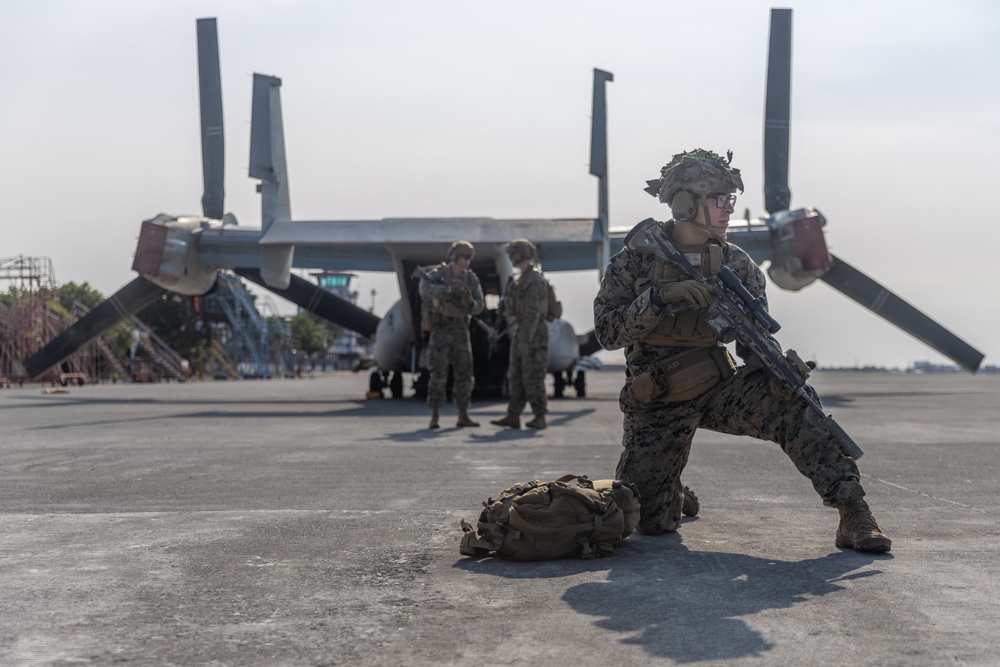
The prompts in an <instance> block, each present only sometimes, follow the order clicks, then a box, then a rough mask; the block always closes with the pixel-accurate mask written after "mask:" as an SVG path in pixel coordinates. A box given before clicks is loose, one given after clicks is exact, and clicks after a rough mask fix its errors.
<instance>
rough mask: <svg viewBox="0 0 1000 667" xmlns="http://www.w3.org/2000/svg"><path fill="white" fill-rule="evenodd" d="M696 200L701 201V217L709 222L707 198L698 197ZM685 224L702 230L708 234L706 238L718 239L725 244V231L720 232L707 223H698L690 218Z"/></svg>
mask: <svg viewBox="0 0 1000 667" xmlns="http://www.w3.org/2000/svg"><path fill="white" fill-rule="evenodd" d="M698 199H700V200H701V201H702V204H701V212H702V217H703V218H704V219H705V220H711V217H709V212H708V197H704V196H702V197H698ZM685 222H687V223H688V224H689V225H692V226H694V227H697V228H698V229H700V230H702V231H704V232H708V237H709V238H710V239H711V238H716V239H718V240H720V241H722V242H725V240H726V231H725V230H724V229H722V230H720V229H718V228H717V227H713V226H712V225H710V224H708V223H705V222H698V221H696V220H695V219H694V218H691V219H690V220H685Z"/></svg>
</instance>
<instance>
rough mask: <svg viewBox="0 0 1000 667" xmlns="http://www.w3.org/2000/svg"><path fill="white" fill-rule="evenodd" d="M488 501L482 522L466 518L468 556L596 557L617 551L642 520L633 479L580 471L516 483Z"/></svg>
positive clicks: (463, 547) (465, 552)
mask: <svg viewBox="0 0 1000 667" xmlns="http://www.w3.org/2000/svg"><path fill="white" fill-rule="evenodd" d="M573 480H577V482H578V483H577V484H570V483H569V482H571V481H573ZM483 506H484V509H483V511H482V512H481V513H480V515H479V522H478V525H477V527H476V528H473V527H472V525H470V524H469V523H468V522H466V521H462V530H463V531H464V532H465V534H464V535H463V537H462V544H461V547H460V548H459V552H460V553H461V554H462V555H464V556H479V557H482V556H499V557H501V558H509V559H512V560H550V559H554V558H572V557H580V558H595V557H597V556H604V555H608V554H611V553H613V552H614V548H615V546H617V545H618V544H620V543H621V542H622V540H624V539H625V538H626V537H628V536H629V535H630V534H631V533H632V531H633V530H634V529H635V526H636V523H638V521H639V495H638V493H637V492H636V490H635V488H634V487H633V486H632V485H630V484H626V483H624V482H620V481H618V480H610V479H607V480H598V481H591V480H590V479H588V478H587V477H586V476H578V475H564V476H563V477H560V478H559V479H557V480H553V481H551V482H542V481H539V480H537V479H536V480H532V481H530V482H524V483H522V484H515V485H514V486H511V487H509V488H507V489H504V491H503V492H502V493H501V494H500V496H499V497H498V498H490V499H489V500H487V501H486V502H484V503H483Z"/></svg>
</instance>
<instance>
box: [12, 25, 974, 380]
mask: <svg viewBox="0 0 1000 667" xmlns="http://www.w3.org/2000/svg"><path fill="white" fill-rule="evenodd" d="M197 26H198V31H197V32H198V64H199V79H200V89H199V90H200V99H201V135H202V162H203V176H204V186H205V190H204V196H203V198H202V210H203V215H201V216H169V215H165V214H161V215H159V216H156V217H154V218H151V219H149V220H146V221H144V222H143V223H142V228H141V231H140V236H139V243H138V248H137V250H136V255H135V261H134V263H133V269H134V270H135V271H136V272H137V273H138V274H139V277H138V278H136V279H135V280H133V281H132V282H131V283H129V284H128V285H126V286H125V287H123V288H122V289H120V290H119V291H118V292H117V293H116V294H115V295H113V296H112V297H110V298H109V299H108V300H107V301H106V302H104V303H103V304H101V305H100V306H98V307H97V308H95V309H94V310H93V311H91V312H90V313H89V314H88V315H86V316H84V317H83V318H82V319H80V320H79V321H78V322H76V323H75V324H74V325H73V326H71V327H70V328H69V329H67V330H66V331H64V332H63V333H61V334H60V335H59V336H57V337H56V338H55V339H53V340H52V341H51V342H50V343H48V344H47V345H46V346H45V347H43V348H42V349H41V350H40V351H39V352H37V353H36V354H35V355H33V356H32V357H31V358H29V359H28V360H27V361H26V362H25V368H26V372H27V373H28V375H30V376H37V375H40V374H41V373H43V372H45V371H46V370H48V369H49V368H51V367H52V366H54V365H55V364H58V363H60V362H61V361H63V360H64V359H66V358H67V357H68V356H70V355H71V354H73V353H74V352H75V351H76V350H77V349H78V348H80V347H81V346H82V345H84V344H85V343H87V342H88V341H89V340H91V339H93V338H94V337H96V336H97V335H99V334H100V333H102V332H103V331H105V330H106V329H108V328H110V327H111V326H113V325H114V324H115V323H116V322H117V321H118V320H119V319H120V318H121V317H123V316H124V315H127V314H130V313H134V312H136V311H138V310H140V309H141V308H143V307H144V306H146V305H147V304H149V303H151V302H152V301H154V300H155V299H156V298H158V297H159V296H161V295H162V294H164V293H165V292H166V291H171V292H176V293H180V294H185V295H199V294H204V293H206V292H208V291H209V290H210V289H211V288H212V286H213V285H214V284H215V281H216V278H217V275H218V272H219V271H220V270H231V271H233V272H235V273H237V274H238V275H240V276H242V277H244V278H246V279H248V280H250V281H252V282H254V283H256V284H258V285H261V286H262V287H265V288H266V289H268V290H270V291H272V292H274V293H275V294H278V295H279V296H281V297H283V298H285V299H287V300H289V301H291V302H293V303H296V304H298V305H299V306H300V307H301V308H303V309H304V310H306V311H309V312H313V313H316V314H317V315H320V316H322V317H324V318H326V319H328V320H330V321H333V322H335V323H337V324H339V325H341V326H344V327H346V328H348V329H351V330H353V331H357V332H358V333H360V334H362V335H365V336H369V337H371V336H374V338H375V354H374V357H375V358H374V362H375V364H376V366H377V370H376V371H375V373H374V374H373V376H372V382H371V384H370V388H373V387H374V388H376V389H381V388H382V384H381V383H382V381H383V380H387V381H388V383H389V387H390V389H391V392H392V395H393V396H394V397H399V396H402V395H403V380H402V377H403V373H406V372H410V373H418V374H422V371H423V369H421V368H420V367H419V366H420V365H419V361H418V360H419V359H420V358H421V355H420V352H421V349H420V348H421V345H422V336H421V333H420V331H421V328H420V320H419V317H420V308H419V302H418V299H419V297H418V295H417V289H416V288H417V281H416V280H415V279H414V277H413V276H414V271H415V269H416V268H417V267H418V266H421V265H425V264H432V263H436V262H439V261H441V259H442V258H443V257H444V256H445V254H446V251H447V248H448V246H449V245H450V244H451V243H452V242H453V241H455V240H457V239H460V238H462V239H467V240H469V241H472V242H473V243H474V244H475V246H476V258H475V261H474V263H473V265H472V269H473V270H474V271H475V272H476V274H477V275H478V276H479V278H480V282H481V283H482V285H483V289H484V292H486V293H487V294H492V295H499V294H500V292H501V290H502V286H503V285H505V284H506V282H507V279H508V278H509V277H510V276H511V275H512V271H513V269H512V266H511V265H510V262H509V260H508V258H507V256H506V254H505V252H504V246H505V245H506V243H507V242H508V241H509V240H511V239H513V238H522V237H523V238H528V239H531V240H532V241H533V242H534V243H535V245H536V247H537V249H538V254H539V259H540V264H541V266H542V268H543V269H544V270H546V271H549V272H553V271H574V270H588V269H596V270H603V268H604V267H605V266H606V264H607V261H608V258H609V257H610V255H611V254H612V253H614V252H617V251H618V250H620V249H621V247H622V243H623V239H624V236H625V230H615V231H611V230H610V229H609V224H608V190H607V174H608V165H607V112H606V97H605V85H606V83H607V82H608V81H612V80H613V77H612V75H611V74H610V73H608V72H605V71H602V70H599V69H595V70H594V89H593V116H592V118H593V122H592V129H591V165H590V173H591V174H593V175H594V176H596V177H597V178H598V215H597V217H596V218H583V219H579V218H566V219H519V220H499V219H494V218H392V219H382V220H325V221H324V220H304V221H297V220H293V219H292V217H291V206H290V202H289V191H288V177H287V171H286V168H285V150H284V138H283V130H282V122H281V104H280V95H279V88H280V85H281V81H280V79H277V78H275V77H271V76H265V75H261V74H254V87H253V110H252V120H251V144H250V172H249V175H250V177H251V178H256V179H259V180H260V184H259V185H258V191H259V192H260V195H261V220H262V229H259V230H256V229H244V228H241V227H239V226H237V224H236V219H235V217H234V216H233V215H232V214H229V213H225V214H224V213H223V172H224V164H223V141H224V140H223V129H222V88H221V79H220V70H219V55H218V37H217V32H216V23H215V19H199V20H198V22H197ZM790 81H791V10H783V9H775V10H772V13H771V36H770V53H769V60H768V82H767V101H766V119H765V130H764V148H765V156H764V157H765V199H766V206H767V209H768V212H769V215H768V216H767V217H766V218H764V219H756V220H750V219H747V220H746V221H745V222H744V223H742V224H741V223H739V222H734V223H733V224H731V226H730V228H729V239H730V240H731V241H732V242H734V243H736V244H738V245H740V246H741V247H743V248H744V249H745V250H746V251H747V252H748V253H750V255H751V256H752V257H753V258H754V260H755V261H757V262H769V267H768V273H769V275H770V276H771V279H772V281H773V282H774V283H776V284H777V285H778V286H779V287H781V288H784V289H791V290H799V289H801V288H802V287H805V286H806V285H808V284H810V283H812V282H814V281H815V280H817V279H819V280H823V281H824V282H826V283H827V284H829V285H830V286H831V287H833V288H835V289H837V290H839V291H841V292H842V293H844V294H845V295H847V296H848V297H850V298H852V299H854V300H855V301H857V302H858V303H859V304H861V305H862V306H864V307H866V308H868V309H869V310H871V311H872V312H874V313H875V314H877V315H879V316H881V317H883V318H885V319H887V320H888V321H889V322H891V323H892V324H895V325H896V326H898V327H899V328H901V329H903V330H904V331H906V332H908V333H910V334H911V335H913V336H915V337H916V338H918V339H920V340H921V341H923V342H924V343H926V344H927V345H929V346H930V347H932V348H933V349H935V350H937V351H938V352H940V353H941V354H943V355H945V356H947V357H948V358H950V359H952V360H953V361H955V362H956V363H957V364H959V365H960V366H961V367H963V368H964V369H966V370H968V371H970V372H975V370H976V369H977V368H978V367H979V364H980V363H981V362H982V359H983V355H982V354H981V353H979V352H978V351H977V350H975V349H974V348H972V347H971V346H970V345H968V344H967V343H965V342H964V341H962V340H961V339H959V338H958V337H957V336H955V335H954V334H952V333H951V332H949V331H948V330H946V329H945V328H944V327H942V326H941V325H939V324H937V323H936V322H934V321H933V320H932V319H930V318H929V317H927V316H926V315H924V314H923V313H921V312H920V311H918V310H917V309H916V308H914V307H913V306H911V305H910V304H908V303H906V302H905V301H903V300H902V299H900V298H899V297H898V296H896V295H895V294H893V293H892V292H890V291H889V290H887V289H885V288H884V287H882V286H881V285H880V284H878V283H877V282H875V281H874V280H872V279H871V278H869V277H868V276H866V275H864V274H863V273H861V272H860V271H858V270H857V269H854V268H853V267H851V266H850V265H848V264H847V263H846V262H844V261H843V260H841V259H840V258H839V257H834V256H833V255H832V254H830V253H829V252H828V250H827V248H826V243H825V240H824V237H823V230H822V227H823V226H824V225H825V224H826V221H825V219H824V218H823V216H822V214H820V213H819V212H818V211H817V210H815V209H812V208H804V209H798V210H794V211H789V210H788V204H789V200H790V195H789V190H788V185H787V181H788V179H787V176H788V127H789V123H788V121H789V108H790ZM293 267H295V268H312V269H321V270H340V271H352V270H353V271H393V272H395V273H396V276H397V279H398V284H399V291H400V295H401V298H400V300H399V301H398V302H397V303H395V304H394V305H393V306H392V307H391V308H390V309H389V311H388V312H387V313H386V314H385V316H384V317H382V318H379V317H377V316H375V315H373V314H372V313H369V312H367V311H364V310H362V309H360V308H358V307H356V306H354V305H353V304H351V303H349V302H347V301H344V300H343V299H340V298H338V297H337V296H335V295H333V294H330V293H329V292H326V291H325V290H323V289H321V288H319V287H318V286H317V285H315V284H313V283H311V282H309V281H307V280H305V279H303V278H301V277H299V276H297V275H295V274H292V273H291V269H292V268H293ZM486 317H487V319H488V320H490V319H491V318H493V317H495V311H490V312H488V313H487V314H486ZM487 323H489V324H494V325H495V324H497V322H495V321H489V322H487ZM549 333H550V343H549V350H550V355H551V358H550V364H549V370H550V371H551V372H552V373H553V374H554V375H555V376H556V391H557V393H558V394H561V392H562V389H563V388H564V387H565V386H566V383H567V382H568V381H572V382H573V384H574V386H575V388H576V390H577V393H578V394H579V395H583V394H584V392H585V386H584V375H583V373H582V372H578V373H577V374H576V379H575V380H572V375H571V373H572V371H573V369H574V366H575V365H576V363H577V361H578V360H579V359H580V357H581V356H585V355H588V354H592V353H593V352H596V351H597V350H598V349H599V345H598V344H597V343H596V341H595V338H594V335H593V332H590V333H589V334H584V335H577V334H576V333H575V332H574V331H573V329H572V327H571V326H570V325H569V323H567V322H565V321H562V320H556V321H554V322H552V323H550V325H549ZM472 334H473V336H472V337H473V348H474V349H473V351H474V357H475V374H476V382H477V386H478V387H480V388H485V389H487V390H488V389H490V388H498V387H501V386H502V384H503V378H504V373H505V368H506V359H507V348H506V345H507V343H506V342H505V341H503V340H502V341H501V342H500V344H499V345H496V344H495V343H494V342H493V341H491V340H489V337H488V336H487V334H486V333H485V332H484V331H482V330H481V329H480V328H479V327H476V326H473V328H472ZM390 374H391V375H390ZM390 378H391V379H390ZM420 384H421V383H420V380H419V378H418V381H417V382H416V383H415V386H416V387H417V388H418V393H419V388H420Z"/></svg>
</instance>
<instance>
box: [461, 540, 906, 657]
mask: <svg viewBox="0 0 1000 667" xmlns="http://www.w3.org/2000/svg"><path fill="white" fill-rule="evenodd" d="M891 558H892V556H891V555H889V554H865V553H862V552H855V551H847V550H845V551H838V552H834V553H830V554H828V555H826V556H823V557H820V558H812V559H806V560H797V561H783V560H775V559H769V558H759V557H756V556H749V555H745V554H737V553H722V552H708V551H692V550H690V549H688V548H687V547H686V546H684V544H683V543H682V540H681V537H680V536H679V535H678V534H677V533H671V534H670V535H665V536H658V537H646V536H643V535H633V536H631V537H629V539H628V540H627V541H626V542H625V543H623V544H622V545H621V546H620V547H619V548H618V550H617V551H616V552H615V554H614V555H612V556H610V557H607V558H602V559H600V560H593V561H568V560H566V561H552V562H549V563H546V564H545V566H546V567H545V568H543V571H541V572H540V571H539V570H538V569H537V568H535V567H533V566H534V565H541V564H540V563H539V564H529V563H506V564H505V565H501V563H495V564H496V565H500V567H496V568H490V569H491V570H493V572H491V573H493V574H497V575H499V576H513V577H517V578H521V577H538V576H568V575H570V574H576V573H579V572H582V571H595V570H600V569H605V568H606V569H607V572H608V577H607V580H606V581H600V582H597V581H594V582H587V583H583V584H579V585H576V586H572V587H571V588H569V589H567V590H566V592H565V593H564V594H563V600H564V601H565V602H566V603H567V604H568V605H569V606H570V607H572V608H573V609H574V610H575V611H577V612H579V613H581V614H586V615H588V616H592V617H594V619H595V620H594V623H595V624H596V625H598V626H599V627H601V628H603V629H605V630H608V631H612V632H617V633H620V634H621V639H620V641H621V642H622V643H623V644H629V645H635V646H639V647H641V648H643V649H644V650H645V651H646V652H648V653H649V654H650V655H653V656H656V657H662V658H669V659H671V660H674V661H676V662H681V663H688V662H700V661H709V660H711V661H723V660H733V659H739V658H746V657H761V656H766V654H767V652H768V651H770V650H771V649H773V648H774V646H775V645H774V644H773V643H772V642H769V641H768V640H767V639H765V637H764V636H763V635H762V634H761V633H760V632H758V631H756V630H754V629H753V628H752V627H750V626H749V625H748V624H747V623H746V622H745V621H744V620H742V618H741V617H746V616H752V615H754V614H758V613H760V612H763V611H766V610H771V609H786V608H790V607H792V606H794V605H795V604H798V603H804V602H806V601H808V600H811V599H813V598H817V597H822V596H825V595H829V594H831V593H834V592H836V591H839V590H843V587H842V586H840V582H844V581H848V580H851V579H859V578H863V577H872V576H877V575H879V574H881V570H876V569H863V568H864V566H866V565H871V564H872V563H873V562H874V561H879V560H889V559H891ZM557 563H558V564H559V565H557ZM573 563H576V564H577V565H572V564H573ZM584 564H586V565H584ZM482 565H485V563H484V562H479V564H478V565H477V566H476V569H479V571H482V570H481V569H480V568H481V567H482ZM532 570H534V571H532ZM566 570H570V571H566ZM708 638H710V639H708Z"/></svg>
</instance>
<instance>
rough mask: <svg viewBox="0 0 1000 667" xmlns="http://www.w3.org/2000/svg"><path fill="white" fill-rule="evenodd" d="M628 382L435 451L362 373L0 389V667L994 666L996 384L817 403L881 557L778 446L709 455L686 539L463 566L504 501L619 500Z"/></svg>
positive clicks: (446, 418)
mask: <svg viewBox="0 0 1000 667" xmlns="http://www.w3.org/2000/svg"><path fill="white" fill-rule="evenodd" d="M622 379H623V375H622V371H621V370H620V369H613V368H612V369H608V370H606V371H603V372H591V373H589V374H588V381H589V386H588V396H587V397H586V398H583V399H577V398H566V399H562V400H553V401H551V405H550V407H551V414H550V415H549V422H550V427H549V428H548V429H547V430H545V431H541V432H535V431H514V430H499V429H497V428H495V427H493V426H490V425H489V424H488V420H489V419H494V418H497V417H499V416H502V415H503V414H504V412H505V410H504V408H505V405H504V403H503V402H501V401H495V402H477V403H474V405H473V408H472V415H473V417H475V418H478V419H479V420H480V421H481V422H482V424H483V426H481V427H479V428H467V429H457V428H454V427H453V425H454V419H455V417H454V410H453V409H451V407H450V406H449V408H448V409H446V410H445V411H444V414H443V426H444V428H442V429H441V430H439V431H431V430H428V429H427V424H428V411H427V408H426V406H425V405H423V404H422V403H421V402H420V401H417V400H414V399H407V400H389V399H386V400H367V401H366V400H364V399H363V398H362V397H363V393H364V391H365V390H366V389H367V378H366V377H365V376H363V375H361V376H358V375H351V374H349V373H348V374H331V375H324V376H317V377H316V378H312V379H301V380H271V381H259V380H247V381H241V382H211V381H206V382H192V383H186V384H161V385H101V386H86V387H79V388H71V389H70V391H69V392H68V393H64V394H49V395H47V394H43V393H42V391H41V388H40V387H39V386H38V385H32V386H28V387H24V388H20V389H19V388H13V389H4V390H0V664H2V665H116V664H129V665H262V666H263V665H267V666H273V665H408V666H409V665H522V664H550V665H581V666H589V665H601V666H605V665H613V664H620V665H639V664H642V665H698V666H710V665H768V666H772V665H794V666H796V667H798V666H801V665H852V664H878V665H906V666H910V665H946V664H947V665H954V664H959V665H997V664H1000V657H998V656H1000V636H998V628H1000V586H998V581H1000V578H998V575H1000V557H998V555H1000V554H998V547H1000V539H998V537H1000V536H998V534H1000V494H998V486H1000V481H998V475H997V472H996V471H997V464H996V460H997V450H998V432H1000V376H998V375H980V376H969V375H965V374H954V375H952V374H930V375H888V374H861V373H830V372H826V373H816V374H815V375H814V385H815V386H816V387H817V389H818V390H819V392H820V394H821V395H822V397H823V399H824V403H825V406H826V408H827V409H828V410H829V411H830V412H832V413H833V415H834V416H835V417H836V418H837V420H838V421H839V422H840V423H841V425H842V426H844V428H845V429H846V430H847V431H848V432H849V433H850V434H851V435H852V436H853V437H854V439H855V440H856V441H857V442H858V443H859V444H860V445H861V447H862V448H863V449H864V450H865V452H866V454H865V456H864V457H863V458H862V459H861V461H860V466H861V471H862V474H863V477H864V479H863V482H864V484H865V487H866V489H867V491H868V500H869V501H870V503H871V505H872V507H873V509H874V512H875V515H876V517H877V519H878V521H879V523H880V525H881V526H882V528H883V529H884V530H885V531H886V532H887V533H888V534H889V535H890V536H891V537H892V539H893V547H892V552H891V553H889V554H877V555H876V554H866V553H858V552H854V551H851V550H841V549H838V548H836V547H835V546H834V543H833V536H834V531H835V529H836V525H837V512H836V510H833V509H830V508H827V507H824V506H823V505H822V504H821V502H820V501H819V499H818V497H817V496H816V495H815V493H814V492H813V490H812V487H811V485H810V483H809V482H808V480H806V479H805V478H804V477H802V476H801V475H799V473H798V472H797V471H796V470H795V469H794V467H793V466H792V464H791V463H790V462H789V460H788V459H787V458H786V457H785V455H784V454H783V453H782V452H781V450H780V449H779V448H778V447H777V446H776V445H773V444H770V443H765V442H761V441H757V440H753V439H750V438H737V437H732V436H725V435H719V434H715V433H711V432H708V431H699V433H698V435H697V436H696V439H695V443H694V448H693V452H692V455H691V459H690V463H689V465H688V468H687V470H686V472H685V475H684V481H685V483H686V484H688V485H689V486H691V487H692V488H693V489H694V490H695V491H696V492H697V494H698V496H699V497H700V499H701V504H702V509H701V513H700V515H699V516H698V517H696V518H693V519H686V520H685V521H684V522H683V524H682V525H681V527H680V530H679V531H678V532H677V533H675V534H671V535H668V536H661V537H645V536H641V535H633V536H632V537H630V538H628V540H626V542H625V543H624V544H623V545H622V546H621V547H620V548H619V549H618V550H617V552H616V553H615V554H614V555H612V556H609V557H606V558H601V559H598V560H586V561H584V560H560V561H550V562H541V563H517V562H508V561H501V560H496V559H481V560H475V559H471V558H466V557H463V556H461V555H459V553H458V543H459V540H460V537H461V530H460V529H459V520H460V519H463V518H464V519H467V520H469V521H471V522H473V523H474V522H475V519H476V518H477V516H478V513H479V510H480V509H481V503H482V501H484V500H486V498H487V497H489V496H495V495H497V494H498V493H499V492H500V491H501V490H502V489H503V488H505V487H507V486H509V485H511V484H514V483H516V482H521V481H526V480H529V479H533V478H534V479H551V478H556V477H558V476H560V475H562V474H564V473H577V474H587V475H589V476H591V477H592V478H595V479H596V478H602V477H611V476H613V473H614V469H615V464H616V462H617V460H618V455H619V450H620V447H621V444H620V443H621V413H620V412H619V410H618V403H617V394H618V390H619V388H620V387H621V383H622ZM569 395H572V391H570V392H569Z"/></svg>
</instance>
